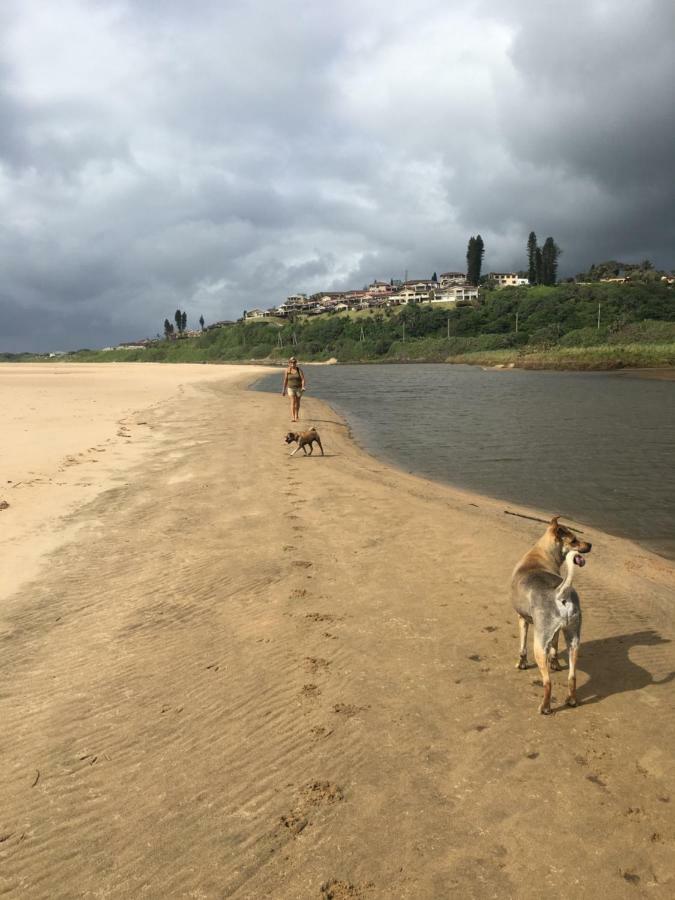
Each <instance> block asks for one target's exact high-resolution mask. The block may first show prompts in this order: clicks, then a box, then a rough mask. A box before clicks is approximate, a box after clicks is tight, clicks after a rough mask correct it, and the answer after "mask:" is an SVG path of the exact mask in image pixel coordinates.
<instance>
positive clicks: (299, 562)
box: [291, 559, 314, 569]
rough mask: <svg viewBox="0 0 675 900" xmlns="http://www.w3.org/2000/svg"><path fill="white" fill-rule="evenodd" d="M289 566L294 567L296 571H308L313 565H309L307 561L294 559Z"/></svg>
mask: <svg viewBox="0 0 675 900" xmlns="http://www.w3.org/2000/svg"><path fill="white" fill-rule="evenodd" d="M291 565H292V566H296V568H298V569H309V568H310V567H311V566H313V565H314V563H311V562H310V561H309V560H308V559H294V560H293V562H292V563H291Z"/></svg>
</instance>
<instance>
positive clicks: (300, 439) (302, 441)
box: [285, 425, 323, 456]
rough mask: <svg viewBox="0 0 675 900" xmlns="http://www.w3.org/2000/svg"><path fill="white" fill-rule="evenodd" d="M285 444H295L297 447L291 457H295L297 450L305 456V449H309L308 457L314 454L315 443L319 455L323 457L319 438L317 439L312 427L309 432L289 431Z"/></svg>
mask: <svg viewBox="0 0 675 900" xmlns="http://www.w3.org/2000/svg"><path fill="white" fill-rule="evenodd" d="M285 440H286V443H287V444H294V443H297V445H298V446H297V447H296V448H295V450H293V452H292V453H291V456H295V454H296V453H297V452H298V450H302V452H303V453H304V454H305V456H307V455H308V454H307V447H309V456H311V455H312V453H313V452H314V444H315V443H317V444H318V445H319V450H320V451H321V455H322V456H323V447H322V446H321V438H320V437H319V432H318V431H317V430H316V428H315V427H314V426H313V425H312V427H311V428H310V429H309V431H289V432H288V434H287V435H286V438H285Z"/></svg>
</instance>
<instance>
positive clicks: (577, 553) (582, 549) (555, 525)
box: [547, 516, 593, 566]
mask: <svg viewBox="0 0 675 900" xmlns="http://www.w3.org/2000/svg"><path fill="white" fill-rule="evenodd" d="M558 519H560V516H554V517H553V518H552V519H551V523H550V525H549V526H548V531H547V534H548V535H549V537H550V539H551V540H552V541H553V542H554V543H555V546H556V549H557V550H558V551H559V553H560V556H561V557H562V559H566V557H567V556H568V554H570V553H574V560H573V561H574V565H575V566H585V565H586V560H585V559H584V557H583V556H582V553H590V552H591V548H592V546H593V545H592V544H589V543H588V541H581V540H579V538H578V537H577V536H576V534H575V533H574V532H573V531H572V529H571V528H568V527H567V526H566V525H560V523H559V522H558Z"/></svg>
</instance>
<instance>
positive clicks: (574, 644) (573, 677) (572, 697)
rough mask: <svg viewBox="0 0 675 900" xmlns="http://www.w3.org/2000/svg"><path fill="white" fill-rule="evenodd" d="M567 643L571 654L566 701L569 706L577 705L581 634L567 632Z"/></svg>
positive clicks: (568, 651) (568, 653)
mask: <svg viewBox="0 0 675 900" xmlns="http://www.w3.org/2000/svg"><path fill="white" fill-rule="evenodd" d="M565 643H566V644H567V655H568V656H569V661H570V666H569V671H568V673H567V699H566V700H565V702H566V703H567V705H568V706H576V705H577V659H578V658H579V635H578V634H571V633H570V632H568V631H566V632H565Z"/></svg>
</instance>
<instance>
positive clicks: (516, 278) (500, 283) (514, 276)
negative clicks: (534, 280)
mask: <svg viewBox="0 0 675 900" xmlns="http://www.w3.org/2000/svg"><path fill="white" fill-rule="evenodd" d="M488 278H489V280H490V281H494V282H495V284H496V285H497V287H519V286H520V285H523V284H529V283H530V282H529V281H528V279H527V278H523V277H522V276H521V275H518V273H517V272H490V274H489V275H488Z"/></svg>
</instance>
